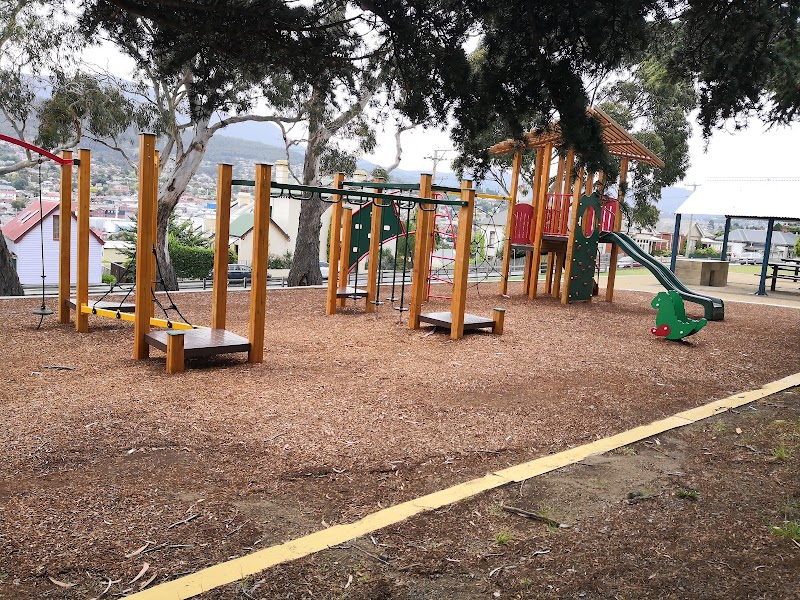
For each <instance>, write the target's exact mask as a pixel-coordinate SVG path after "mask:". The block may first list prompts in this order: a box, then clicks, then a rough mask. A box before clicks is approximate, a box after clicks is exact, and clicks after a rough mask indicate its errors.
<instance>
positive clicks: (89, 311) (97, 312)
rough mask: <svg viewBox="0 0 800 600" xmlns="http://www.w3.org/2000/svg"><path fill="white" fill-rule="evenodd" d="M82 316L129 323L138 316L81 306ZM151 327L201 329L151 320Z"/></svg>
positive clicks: (163, 320) (162, 320) (184, 324)
mask: <svg viewBox="0 0 800 600" xmlns="http://www.w3.org/2000/svg"><path fill="white" fill-rule="evenodd" d="M80 312H81V314H84V315H94V316H95V317H103V318H106V319H116V320H117V321H128V322H129V323H135V322H136V315H135V314H134V313H127V312H119V311H116V310H111V309H108V308H92V307H91V305H88V304H81V310H80ZM150 326H151V327H161V328H162V329H180V330H182V331H184V330H187V329H200V328H199V327H192V326H191V325H188V324H186V323H177V322H175V321H167V320H166V319H156V318H155V317H151V318H150Z"/></svg>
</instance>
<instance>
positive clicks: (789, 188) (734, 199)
mask: <svg viewBox="0 0 800 600" xmlns="http://www.w3.org/2000/svg"><path fill="white" fill-rule="evenodd" d="M798 196H800V178H791V177H761V178H719V179H708V180H707V181H705V182H704V183H703V184H701V185H700V186H698V187H697V189H696V190H695V191H694V192H693V193H692V195H691V196H689V197H688V198H687V199H686V200H685V201H684V203H683V204H681V205H680V206H679V207H678V209H677V210H676V211H675V213H676V214H680V215H691V214H694V215H723V216H726V217H743V218H751V219H769V218H775V219H785V220H800V203H798V202H797V198H798Z"/></svg>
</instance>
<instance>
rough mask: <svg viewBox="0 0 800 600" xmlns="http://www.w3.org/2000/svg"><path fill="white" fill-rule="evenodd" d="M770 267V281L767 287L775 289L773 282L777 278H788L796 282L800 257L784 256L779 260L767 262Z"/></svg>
mask: <svg viewBox="0 0 800 600" xmlns="http://www.w3.org/2000/svg"><path fill="white" fill-rule="evenodd" d="M767 264H768V265H769V266H770V267H771V268H772V275H771V276H770V277H771V279H772V281H771V282H770V284H769V289H770V290H772V291H775V284H776V283H777V282H778V279H788V280H789V281H794V282H795V283H797V282H798V281H800V258H785V259H783V261H781V262H770V263H767Z"/></svg>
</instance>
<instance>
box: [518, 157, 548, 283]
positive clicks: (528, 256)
mask: <svg viewBox="0 0 800 600" xmlns="http://www.w3.org/2000/svg"><path fill="white" fill-rule="evenodd" d="M543 158H544V151H543V149H542V148H537V149H536V161H535V163H534V167H533V190H531V204H532V205H533V217H532V219H531V233H530V237H529V239H528V243H529V244H531V245H533V240H534V238H535V236H536V228H537V227H538V224H537V223H536V213H537V206H536V199H537V198H538V197H539V181H540V179H539V176H540V175H541V173H542V164H543ZM534 268H535V269H536V275H535V277H539V263H538V262H537V261H536V260H534V258H533V252H532V251H531V252H526V253H525V276H524V278H523V282H522V292H523V293H524V294H530V289H531V280H532V279H533V278H534V273H533V272H534Z"/></svg>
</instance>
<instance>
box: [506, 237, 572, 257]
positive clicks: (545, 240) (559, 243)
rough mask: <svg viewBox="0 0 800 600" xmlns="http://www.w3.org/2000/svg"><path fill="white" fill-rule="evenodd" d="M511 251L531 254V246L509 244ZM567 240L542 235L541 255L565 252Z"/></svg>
mask: <svg viewBox="0 0 800 600" xmlns="http://www.w3.org/2000/svg"><path fill="white" fill-rule="evenodd" d="M511 249H512V250H516V251H517V252H533V244H511ZM566 250H567V238H566V236H562V235H543V236H542V254H547V253H548V252H566Z"/></svg>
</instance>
